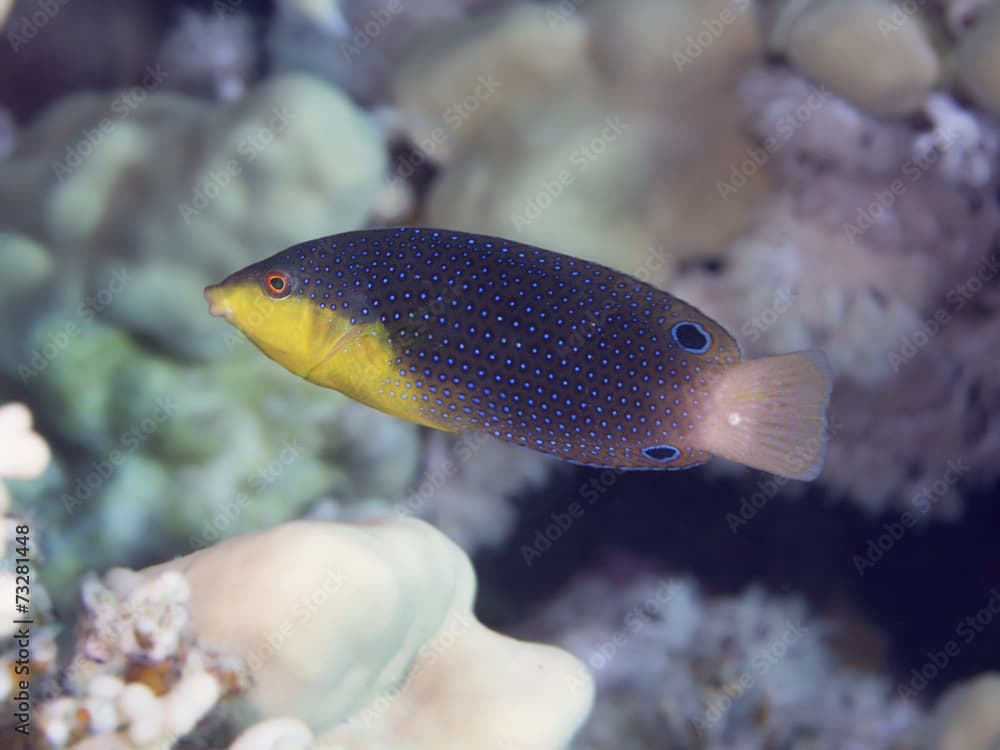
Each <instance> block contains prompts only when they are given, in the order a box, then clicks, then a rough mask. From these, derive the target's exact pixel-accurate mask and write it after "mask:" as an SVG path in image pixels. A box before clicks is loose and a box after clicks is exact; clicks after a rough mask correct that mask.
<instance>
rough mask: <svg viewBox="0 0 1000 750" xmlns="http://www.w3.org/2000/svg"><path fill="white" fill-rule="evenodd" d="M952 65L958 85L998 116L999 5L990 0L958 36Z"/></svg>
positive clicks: (999, 108)
mask: <svg viewBox="0 0 1000 750" xmlns="http://www.w3.org/2000/svg"><path fill="white" fill-rule="evenodd" d="M955 65H956V74H957V76H958V81H959V84H960V85H961V86H962V88H964V89H965V90H966V91H967V92H968V93H969V94H970V95H971V96H972V97H973V98H974V99H975V100H976V102H977V103H979V104H980V105H981V106H982V107H983V108H985V109H986V110H987V111H989V112H990V113H991V114H993V115H994V116H997V117H1000V5H997V4H995V3H994V4H993V5H992V6H991V7H990V8H989V9H988V10H986V11H985V12H984V13H983V15H982V17H981V18H979V19H978V20H977V21H976V24H975V26H973V27H972V29H970V30H969V31H968V32H966V34H965V35H964V36H963V37H962V38H961V40H960V42H959V45H958V48H957V49H956V51H955Z"/></svg>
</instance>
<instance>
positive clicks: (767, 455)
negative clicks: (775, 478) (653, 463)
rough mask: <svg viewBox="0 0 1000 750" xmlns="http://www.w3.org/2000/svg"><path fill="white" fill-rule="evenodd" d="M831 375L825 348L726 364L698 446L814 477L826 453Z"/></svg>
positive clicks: (779, 471)
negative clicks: (823, 350) (820, 350)
mask: <svg viewBox="0 0 1000 750" xmlns="http://www.w3.org/2000/svg"><path fill="white" fill-rule="evenodd" d="M831 384H832V378H831V374H830V366H829V364H827V361H826V356H825V355H824V354H823V353H822V352H796V353H794V354H782V355H779V356H776V357H764V358H763V359H756V360H748V361H744V362H737V363H734V364H731V365H727V366H726V367H725V369H723V370H722V371H721V372H720V373H719V375H718V376H717V377H716V379H715V380H713V381H712V386H711V390H712V397H711V408H710V410H709V414H708V415H707V416H706V419H705V421H704V422H703V423H702V424H701V425H699V428H698V435H697V437H696V440H695V441H693V442H697V445H698V447H699V448H702V449H704V450H706V451H709V452H711V453H714V454H716V455H719V456H724V457H725V458H729V459H732V460H733V461H739V462H740V463H742V464H746V465H747V466H752V467H754V468H755V469H763V470H764V471H769V472H771V473H772V474H778V475H781V476H784V477H789V478H791V479H803V480H809V479H815V478H816V476H817V475H818V474H819V472H820V469H822V468H823V458H824V455H825V453H826V440H827V430H826V427H827V422H826V408H827V405H828V404H829V403H830V388H831Z"/></svg>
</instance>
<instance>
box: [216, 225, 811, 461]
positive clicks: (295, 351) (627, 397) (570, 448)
mask: <svg viewBox="0 0 1000 750" xmlns="http://www.w3.org/2000/svg"><path fill="white" fill-rule="evenodd" d="M205 297H206V298H207V299H208V301H209V302H210V303H211V312H212V314H213V315H219V316H223V317H225V318H226V319H227V320H228V321H229V322H230V323H232V324H233V325H234V326H236V327H237V328H239V329H240V330H241V331H242V332H243V333H244V334H245V335H246V336H247V337H248V338H249V339H250V340H251V341H252V342H253V343H254V344H256V345H257V347H259V348H260V350H261V351H263V352H264V354H266V355H267V356H268V357H270V358H271V359H273V360H275V361H276V362H278V363H279V364H281V365H283V366H284V367H286V368H288V369H289V370H291V371H292V372H294V373H295V374H296V375H299V376H301V377H303V378H305V379H306V380H309V381H311V382H313V383H316V384H318V385H322V386H325V387H327V388H334V389H336V390H338V391H341V392H342V393H344V394H346V395H348V396H350V397H352V398H354V399H356V400H358V401H360V402H362V403H365V404H368V405H369V406H372V407H375V408H376V409H380V410H381V411H384V412H387V413H388V414H392V415H395V416H397V417H402V418H403V419H408V420H411V421H413V422H416V423H418V424H422V425H427V426H430V427H435V428H437V429H441V430H447V431H449V432H466V431H485V432H488V433H489V434H491V435H493V436H495V437H498V438H500V439H502V440H507V441H509V442H512V443H517V444H519V445H525V446H528V447H530V448H534V449H535V450H539V451H542V452H544V453H550V454H552V455H555V456H558V457H560V458H563V459H567V460H569V461H574V462H576V463H580V464H585V465H588V466H599V467H608V468H619V469H651V468H668V469H680V468H686V467H690V466H694V465H696V464H700V463H702V462H704V461H705V460H707V459H708V458H710V457H711V455H712V454H715V455H719V456H725V457H726V458H729V459H732V460H734V461H739V462H740V463H744V464H747V465H748V466H753V467H756V468H758V469H763V470H765V471H770V472H773V473H775V474H780V475H783V476H786V477H792V478H795V479H812V478H814V477H815V476H816V475H817V474H818V473H819V471H820V468H821V467H822V464H823V455H824V449H825V442H826V408H827V404H828V402H829V399H830V383H831V378H830V370H829V367H828V365H827V363H826V358H825V357H824V356H823V354H822V353H821V352H797V353H794V354H784V355H780V356H774V357H764V358H762V359H756V360H743V359H741V356H740V349H739V346H738V345H737V343H736V340H735V339H734V338H733V337H732V336H731V335H729V333H727V332H726V330H725V329H724V328H722V326H720V325H719V324H718V323H716V322H715V321H714V320H712V319H711V318H709V317H708V316H706V315H704V314H703V313H701V312H700V311H698V310H697V309H696V308H694V307H692V306H691V305H689V304H687V303H685V302H682V301H681V300H679V299H677V298H676V297H672V296H670V295H669V294H667V293H666V292H662V291H660V290H659V289H656V288H654V287H652V286H650V285H649V284H645V283H643V282H641V281H639V280H638V279H635V278H632V277H631V276H627V275H625V274H623V273H619V272H618V271H614V270H612V269H610V268H607V267H605V266H602V265H598V264H597V263H588V262H585V261H582V260H578V259H575V258H572V257H569V256H566V255H560V254H559V253H555V252H551V251H549V250H542V249H541V248H537V247H532V246H530V245H524V244H520V243H517V242H511V241H509V240H504V239H500V238H498V237H487V236H483V235H477V234H466V233H463V232H455V231H450V230H443V229H440V230H439V229H419V228H410V227H403V228H391V229H373V230H366V231H361V232H348V233H346V234H338V235H334V236H331V237H324V238H322V239H318V240H313V241H311V242H304V243H302V244H299V245H294V246H293V247H290V248H288V249H287V250H283V251H282V252H280V253H278V254H277V255H275V256H273V257H271V258H268V259H267V260H262V261H260V262H259V263H254V264H253V265H250V266H248V267H246V268H244V269H243V270H242V271H237V272H236V273H234V274H232V275H231V276H229V277H228V278H226V279H225V280H224V281H223V282H222V283H220V284H217V285H214V286H210V287H208V288H207V289H205Z"/></svg>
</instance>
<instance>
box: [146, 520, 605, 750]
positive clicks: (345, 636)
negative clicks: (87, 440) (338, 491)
mask: <svg viewBox="0 0 1000 750" xmlns="http://www.w3.org/2000/svg"><path fill="white" fill-rule="evenodd" d="M165 569H171V570H177V571H180V572H182V573H183V574H184V575H185V576H186V578H187V580H188V581H189V582H190V584H191V590H192V613H193V617H194V622H195V629H196V630H197V632H198V633H199V636H200V637H201V638H202V640H203V641H204V642H205V643H207V644H215V645H217V646H218V647H220V648H224V649H226V650H227V651H228V652H230V653H235V655H237V656H240V657H241V658H243V659H244V660H245V661H246V663H247V665H248V666H249V668H250V670H251V672H252V675H253V685H254V686H253V688H252V689H251V690H250V693H249V695H248V702H249V705H250V706H251V707H252V709H253V713H255V714H256V715H258V716H260V717H279V716H291V717H297V718H299V719H301V720H303V721H304V722H306V724H308V725H309V726H310V727H311V728H312V729H313V730H314V731H316V732H317V733H325V734H324V736H322V737H321V742H325V743H341V744H342V745H343V746H344V747H349V748H355V747H366V746H367V745H366V744H364V743H366V742H371V741H372V740H374V739H378V738H385V739H387V740H392V741H394V742H396V743H398V744H399V745H401V746H405V747H407V748H412V749H413V750H419V749H424V748H426V750H431V749H432V748H433V749H434V750H451V749H452V748H453V749H454V750H459V748H469V747H487V746H490V745H491V744H496V743H499V742H501V741H506V742H509V743H511V745H512V746H513V747H519V748H524V749H525V750H544V749H551V750H557V749H558V748H562V747H564V746H565V745H566V743H567V742H568V741H569V739H570V737H571V736H572V734H573V732H574V731H575V730H576V729H577V728H578V727H579V725H580V723H581V722H582V721H583V719H584V718H585V716H586V714H587V713H588V712H589V710H590V704H591V699H592V690H593V687H592V684H591V681H590V678H589V676H588V675H587V673H586V671H585V670H584V669H583V666H582V665H581V664H580V663H579V662H577V661H576V660H575V659H574V658H573V657H571V656H569V655H568V654H566V653H565V652H563V651H560V650H558V649H555V648H552V647H549V646H543V645H539V644H531V643H522V642H519V641H516V640H514V639H512V638H508V637H506V636H502V635H499V634H497V633H494V632H492V631H490V630H488V629H487V628H485V627H484V626H483V625H481V624H480V623H479V622H478V621H477V620H476V618H475V616H474V615H473V614H472V612H471V606H472V598H473V594H474V590H475V577H474V575H473V572H472V567H471V564H470V562H469V559H468V558H467V557H466V556H465V555H464V554H463V553H462V552H461V550H460V549H459V548H458V547H457V546H455V545H454V544H453V543H452V542H450V541H448V540H447V538H446V537H444V535H442V534H441V533H440V532H438V531H436V530H434V529H433V528H432V527H430V526H428V525H427V524H425V523H423V522H421V521H415V520H412V519H399V520H385V521H377V522H369V523H361V524H356V525H350V524H332V523H321V522H303V521H300V522H294V523H289V524H285V525H283V526H278V527H276V528H274V529H270V530H268V531H264V532H260V533H256V534H251V535H248V536H243V537H238V538H236V539H231V540H228V541H225V542H222V543H220V544H217V545H215V546H213V547H210V548H208V549H206V550H202V551H200V552H196V553H194V554H192V555H188V556H187V557H183V558H179V559H177V560H174V561H171V562H169V563H165V564H163V565H159V566H156V567H154V568H151V569H148V570H146V571H145V572H144V573H145V575H147V576H155V575H159V574H160V573H162V571H164V570H165Z"/></svg>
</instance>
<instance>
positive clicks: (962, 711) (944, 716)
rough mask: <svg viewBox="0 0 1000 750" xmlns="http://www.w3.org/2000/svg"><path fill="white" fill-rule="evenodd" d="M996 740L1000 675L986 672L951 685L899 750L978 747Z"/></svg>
mask: <svg viewBox="0 0 1000 750" xmlns="http://www.w3.org/2000/svg"><path fill="white" fill-rule="evenodd" d="M998 741H1000V676H998V675H997V674H996V673H995V672H994V673H987V674H984V675H983V676H981V677H977V678H976V679H974V680H970V681H969V682H965V683H962V684H960V685H957V686H956V687H953V688H952V689H951V690H949V691H948V692H947V693H945V694H944V695H943V696H941V699H940V700H939V701H938V704H937V706H935V708H934V711H933V712H932V713H931V714H930V715H929V716H928V717H927V718H926V719H924V721H923V722H922V723H921V724H920V725H919V726H917V727H916V728H915V729H914V730H913V731H912V732H910V733H909V734H908V735H906V736H905V737H904V740H903V741H902V742H900V743H899V750H932V748H933V750H978V749H979V748H989V747H996V744H997V742H998Z"/></svg>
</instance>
